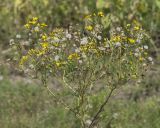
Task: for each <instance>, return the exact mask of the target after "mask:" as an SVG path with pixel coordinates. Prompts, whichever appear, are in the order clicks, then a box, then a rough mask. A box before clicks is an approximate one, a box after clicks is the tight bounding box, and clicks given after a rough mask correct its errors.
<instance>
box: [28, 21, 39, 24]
mask: <svg viewBox="0 0 160 128" xmlns="http://www.w3.org/2000/svg"><path fill="white" fill-rule="evenodd" d="M36 23H37V21H29V24H33V25H34V24H36Z"/></svg>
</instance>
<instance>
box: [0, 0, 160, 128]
mask: <svg viewBox="0 0 160 128" xmlns="http://www.w3.org/2000/svg"><path fill="white" fill-rule="evenodd" d="M99 10H102V11H103V12H104V13H106V14H110V15H112V16H113V20H112V21H113V22H114V24H115V26H118V25H122V26H123V25H126V24H127V23H128V22H131V21H133V20H135V19H136V20H138V21H139V22H141V24H142V26H143V27H144V29H145V30H147V32H148V33H149V34H150V35H151V37H152V38H151V42H152V43H154V45H155V46H156V50H155V49H151V53H152V55H153V57H154V58H155V65H154V66H153V68H152V70H151V71H149V72H147V74H146V76H145V78H144V80H143V81H142V82H141V83H136V84H133V83H130V84H129V85H127V86H125V87H123V88H122V89H121V90H119V91H117V92H115V93H114V96H113V97H112V99H113V100H110V102H109V105H108V106H106V108H105V109H106V113H104V115H103V120H102V122H101V123H102V125H103V127H104V128H105V127H107V128H159V127H160V123H159V122H160V93H159V92H160V66H159V64H160V58H159V47H160V30H159V28H160V1H159V0H97V1H96V0H87V1H86V0H0V127H2V128H37V127H38V128H71V127H73V128H78V127H79V125H78V124H77V122H76V120H75V119H74V117H73V116H72V114H70V113H67V112H66V111H65V110H64V109H63V107H60V106H59V105H58V104H56V102H55V101H54V98H53V97H52V96H50V95H49V94H48V92H47V91H45V90H44V88H43V87H42V86H41V84H40V82H39V81H37V80H33V81H32V80H30V79H29V78H28V77H26V76H24V74H23V73H20V72H18V71H17V70H16V69H15V67H14V65H10V66H9V65H8V62H9V59H10V58H11V57H12V55H13V53H12V51H11V49H10V46H9V41H10V39H11V38H12V37H14V36H15V35H16V34H19V33H17V32H20V31H21V29H22V26H23V25H24V24H25V23H26V21H27V20H28V19H29V18H30V17H33V16H38V17H39V18H40V19H42V20H43V21H44V22H46V23H48V24H49V25H50V26H49V28H50V29H52V28H54V27H57V26H63V27H64V28H68V26H69V25H76V24H77V23H79V24H82V22H81V21H82V18H83V17H84V16H85V15H86V14H88V13H90V12H91V13H93V12H96V11H99ZM58 84H59V83H56V81H55V80H53V81H51V83H50V86H51V87H56V88H58ZM53 85H54V86H53ZM64 97H65V95H64ZM96 98H99V99H103V97H102V96H101V95H99V96H98V97H93V102H94V104H95V106H94V107H95V108H96V107H97V105H98V104H97V102H96ZM93 110H94V108H93ZM106 124H107V126H106Z"/></svg>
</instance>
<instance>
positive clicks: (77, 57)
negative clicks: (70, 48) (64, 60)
mask: <svg viewBox="0 0 160 128" xmlns="http://www.w3.org/2000/svg"><path fill="white" fill-rule="evenodd" d="M72 59H79V55H78V54H77V53H72V54H70V55H69V56H68V60H72Z"/></svg>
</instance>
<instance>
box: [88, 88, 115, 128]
mask: <svg viewBox="0 0 160 128" xmlns="http://www.w3.org/2000/svg"><path fill="white" fill-rule="evenodd" d="M115 89H116V87H114V88H112V89H111V91H110V93H109V95H108V96H107V97H106V99H105V101H104V103H103V104H102V105H101V106H100V108H99V110H98V112H97V113H96V114H95V116H94V117H93V119H92V121H91V124H90V125H89V127H88V128H92V127H93V126H95V125H96V122H95V121H96V120H97V119H98V117H99V115H100V113H101V112H102V111H103V109H104V107H105V105H106V104H107V103H108V101H109V99H110V97H111V95H112V93H113V91H114V90H115Z"/></svg>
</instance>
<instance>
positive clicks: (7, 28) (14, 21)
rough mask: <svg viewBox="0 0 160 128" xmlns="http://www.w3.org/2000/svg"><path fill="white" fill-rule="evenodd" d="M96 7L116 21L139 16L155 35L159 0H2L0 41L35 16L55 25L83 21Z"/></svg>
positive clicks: (159, 14) (0, 7)
mask: <svg viewBox="0 0 160 128" xmlns="http://www.w3.org/2000/svg"><path fill="white" fill-rule="evenodd" d="M96 10H103V11H104V12H105V13H106V14H108V13H109V14H112V15H113V19H112V21H113V22H115V23H116V24H117V23H118V24H122V25H125V24H126V23H128V22H130V21H132V20H134V19H137V20H138V21H140V22H141V23H142V25H143V26H144V28H145V29H146V30H148V31H150V32H151V33H152V35H155V34H157V31H159V28H160V2H159V0H97V1H96V0H88V1H86V0H12V1H11V0H0V43H1V44H2V43H3V44H4V45H5V44H8V42H9V41H8V40H9V39H10V38H11V37H12V36H13V35H15V34H16V32H17V30H19V29H21V26H22V25H23V24H24V23H25V22H26V20H27V19H28V18H31V17H33V16H38V17H39V18H40V19H43V20H44V22H46V23H47V24H50V28H51V29H52V28H53V27H55V26H64V27H68V26H69V25H71V24H76V23H81V19H82V18H83V17H84V15H85V14H88V13H89V12H91V13H92V12H95V11H96Z"/></svg>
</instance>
